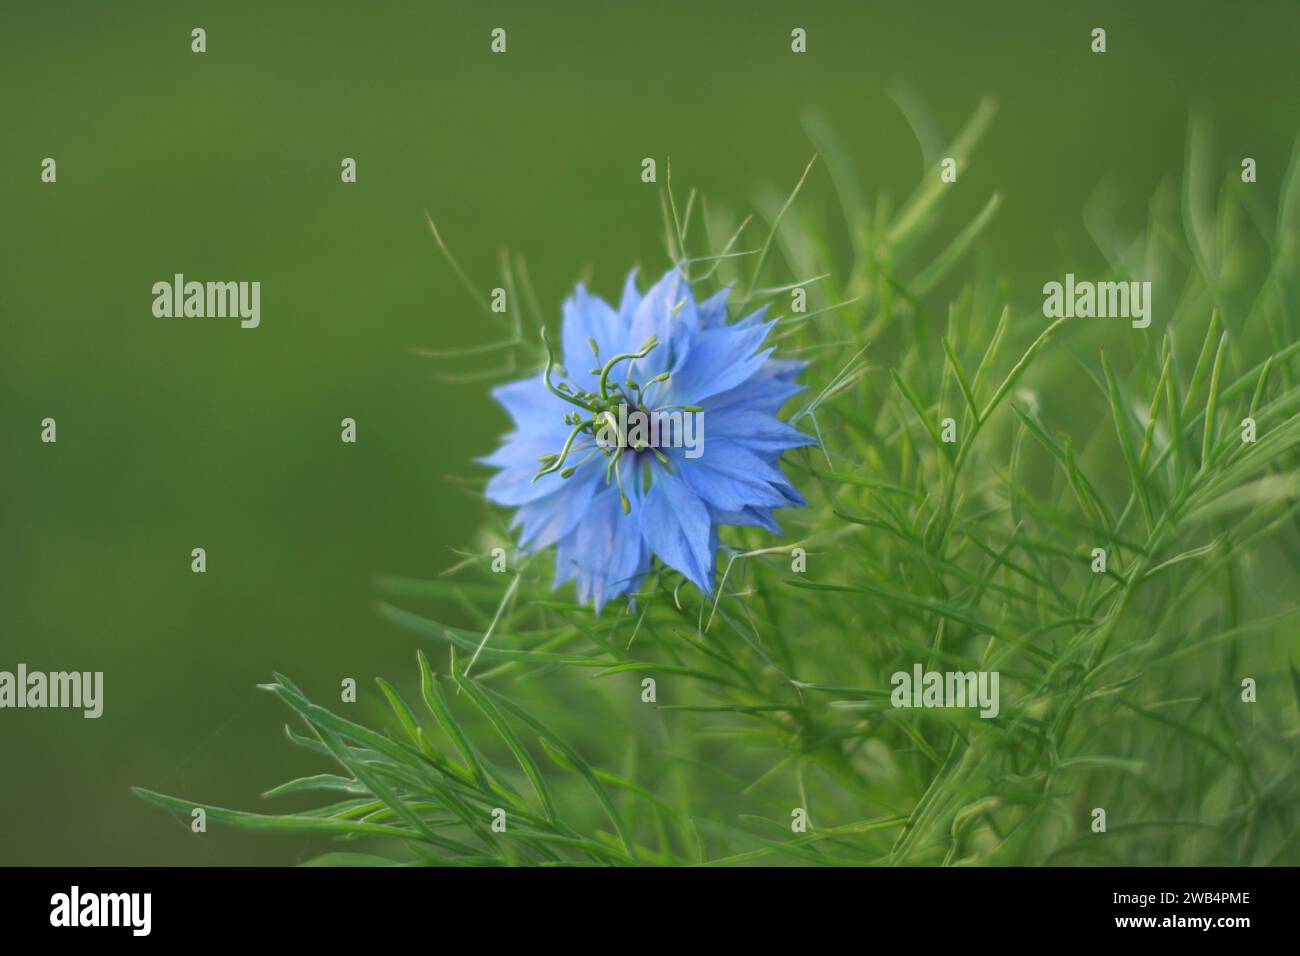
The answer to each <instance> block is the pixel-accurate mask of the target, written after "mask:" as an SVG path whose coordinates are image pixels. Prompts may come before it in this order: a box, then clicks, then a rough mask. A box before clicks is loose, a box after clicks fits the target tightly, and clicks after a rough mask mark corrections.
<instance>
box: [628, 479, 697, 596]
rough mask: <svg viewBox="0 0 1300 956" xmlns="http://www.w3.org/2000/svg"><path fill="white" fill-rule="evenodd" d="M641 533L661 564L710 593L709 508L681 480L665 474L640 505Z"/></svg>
mask: <svg viewBox="0 0 1300 956" xmlns="http://www.w3.org/2000/svg"><path fill="white" fill-rule="evenodd" d="M640 506H641V508H642V509H643V510H642V514H641V534H642V536H643V537H644V538H645V542H646V544H648V545H649V546H650V549H651V550H652V551H654V553H655V554H657V555H658V556H659V557H660V559H661V560H662V561H663V562H664V564H666V565H668V566H669V567H670V568H672V569H673V570H674V571H680V572H681V573H682V574H684V575H686V578H687V580H689V581H690V582H691V583H692V584H694V585H695V586H696V587H697V588H699V589H700V590H701V591H703V592H704V593H705V594H708V593H710V591H711V590H712V582H713V561H714V558H713V554H714V553H713V551H712V550H710V547H709V543H710V538H711V535H712V528H711V522H710V521H709V512H708V509H707V508H706V507H705V506H704V502H703V501H701V500H700V498H699V496H698V495H696V494H695V492H693V491H692V490H691V489H690V487H689V486H687V485H686V483H685V482H683V481H682V480H681V479H680V478H678V477H677V476H675V475H671V474H669V473H668V472H666V471H660V472H658V473H657V474H656V475H655V482H654V486H653V487H652V488H651V489H650V492H649V494H647V495H646V496H645V499H644V500H643V501H642V502H641V504H640Z"/></svg>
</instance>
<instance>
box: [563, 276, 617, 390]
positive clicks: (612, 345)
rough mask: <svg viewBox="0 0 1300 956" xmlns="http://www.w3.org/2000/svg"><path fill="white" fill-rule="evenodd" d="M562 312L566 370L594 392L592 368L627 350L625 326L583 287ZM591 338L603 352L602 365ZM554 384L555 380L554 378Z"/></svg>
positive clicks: (597, 297)
mask: <svg viewBox="0 0 1300 956" xmlns="http://www.w3.org/2000/svg"><path fill="white" fill-rule="evenodd" d="M563 313H564V326H563V329H562V330H561V332H560V337H561V341H562V345H563V350H564V367H565V369H566V370H567V371H568V373H569V379H570V380H571V381H572V382H573V383H574V384H575V385H577V386H578V387H579V388H581V389H583V390H584V391H591V390H593V389H594V388H595V387H596V380H597V376H595V375H593V374H591V369H593V368H595V367H597V366H599V365H601V364H603V363H605V362H608V361H609V360H610V359H611V358H613V357H614V356H615V355H617V354H618V353H619V352H622V351H625V350H626V343H625V338H626V329H627V327H626V324H625V323H624V322H623V320H622V319H621V318H620V317H619V314H618V313H617V312H615V311H614V310H613V309H612V308H611V307H610V306H609V304H608V303H606V302H605V300H604V299H601V298H600V297H599V296H594V295H592V294H591V293H589V292H588V291H587V290H586V289H584V288H583V287H582V286H578V287H577V289H575V290H574V293H573V295H572V296H570V297H569V298H568V299H566V300H565V302H564V307H563ZM589 339H594V340H595V342H596V346H597V347H598V348H599V349H600V361H599V362H597V361H596V356H595V355H593V354H592V351H591V343H590V342H589V341H588V340H589ZM551 381H555V378H554V376H552V378H551ZM557 401H558V399H557Z"/></svg>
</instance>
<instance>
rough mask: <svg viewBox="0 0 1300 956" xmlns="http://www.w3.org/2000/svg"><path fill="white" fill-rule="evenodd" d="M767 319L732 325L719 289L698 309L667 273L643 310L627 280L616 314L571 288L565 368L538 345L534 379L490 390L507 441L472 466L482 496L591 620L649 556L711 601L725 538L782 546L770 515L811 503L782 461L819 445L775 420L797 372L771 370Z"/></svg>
mask: <svg viewBox="0 0 1300 956" xmlns="http://www.w3.org/2000/svg"><path fill="white" fill-rule="evenodd" d="M765 311H766V310H765V309H759V310H758V311H756V312H754V313H753V314H751V315H749V316H746V317H745V318H742V319H740V320H739V321H737V322H732V323H728V321H727V290H724V291H722V292H719V293H718V294H717V295H714V296H712V297H711V298H709V299H706V300H704V301H702V302H698V303H697V302H696V301H695V297H694V295H693V294H692V292H691V287H690V284H689V283H688V282H687V280H686V278H685V277H684V276H683V274H682V273H681V271H680V270H679V269H676V268H674V269H672V270H670V271H669V272H668V273H667V274H666V275H665V276H664V277H663V278H662V279H660V280H659V282H657V283H656V284H655V285H654V287H653V288H651V289H650V290H649V291H648V292H647V293H646V294H645V296H644V297H643V296H642V295H641V294H640V293H639V292H638V291H637V286H636V273H635V272H633V273H632V274H631V275H629V276H628V278H627V282H626V283H625V285H624V289H623V300H622V302H621V303H620V304H619V307H618V308H617V309H615V308H613V307H611V306H610V305H608V304H607V303H605V302H604V301H603V300H601V299H600V298H598V297H596V296H594V295H591V294H590V293H588V292H587V291H586V290H585V289H583V288H582V287H581V286H579V287H578V289H577V290H576V292H575V293H574V295H573V296H572V297H571V298H570V299H569V300H568V301H567V302H565V303H564V325H563V332H562V336H563V341H562V343H561V345H562V354H563V366H562V367H561V366H560V365H558V364H557V363H556V362H555V356H554V353H553V351H552V348H551V345H550V343H549V341H547V342H546V347H547V354H548V359H547V364H546V369H545V371H544V372H543V373H542V374H541V375H540V376H537V377H534V378H529V379H525V380H523V381H519V382H512V383H511V384H509V385H503V386H500V387H498V388H497V389H495V390H494V391H493V396H494V397H495V398H496V399H497V401H499V402H500V403H501V404H502V405H503V406H505V408H506V410H507V411H508V412H509V413H510V416H511V418H512V419H513V420H514V430H513V431H512V432H510V433H509V434H507V435H506V436H505V438H504V439H503V441H502V444H501V446H500V447H499V448H498V449H497V450H496V451H495V452H493V453H492V454H491V455H489V456H488V457H486V458H484V459H481V461H482V462H483V463H484V464H487V465H492V466H494V467H496V468H499V469H500V471H499V472H498V473H497V474H496V475H494V476H493V477H492V479H491V480H490V481H489V482H488V484H487V497H488V498H489V499H490V500H492V501H494V502H496V503H497V504H501V505H507V506H510V507H514V508H517V509H518V511H517V512H516V513H515V516H514V521H513V524H512V527H517V528H520V529H521V531H520V536H519V546H520V548H521V549H522V550H524V551H526V552H535V551H539V550H542V549H544V548H548V547H550V546H551V545H554V546H555V548H556V562H555V563H556V568H555V587H559V586H560V585H561V584H563V583H564V582H565V581H568V580H569V579H571V578H576V579H577V588H578V598H579V600H581V601H582V602H583V603H586V602H587V601H591V602H592V603H593V604H594V605H595V607H596V611H597V613H599V612H600V609H601V607H603V606H604V604H605V602H607V601H608V600H610V599H611V598H613V597H616V596H617V595H620V594H624V593H626V592H628V591H633V590H635V589H636V588H637V587H638V586H639V585H640V583H641V581H642V580H643V579H644V578H645V576H646V574H647V573H648V572H649V570H650V567H651V561H652V557H653V556H658V557H659V559H660V560H661V561H662V562H663V563H664V564H665V565H667V566H668V567H669V568H672V569H673V570H675V571H678V572H680V573H681V574H682V575H684V576H685V577H686V578H687V579H688V580H689V581H691V582H692V583H693V584H694V585H695V586H696V587H698V588H699V589H700V590H701V591H703V592H704V593H705V594H709V593H711V591H712V585H713V576H714V565H715V556H716V554H717V550H718V529H719V527H720V526H723V525H757V526H760V527H763V528H767V529H769V530H771V531H774V532H777V533H780V531H781V529H780V527H779V526H778V525H777V523H776V521H775V520H774V518H773V516H772V511H773V509H775V508H780V507H784V506H788V505H805V504H806V502H805V501H804V500H803V498H802V497H801V496H800V495H799V492H798V491H796V490H795V489H794V487H793V486H792V485H791V484H790V483H789V482H788V481H787V480H786V477H785V475H784V473H783V472H782V471H781V468H780V467H779V459H780V457H781V455H782V453H784V452H785V451H786V450H787V449H790V448H796V447H799V446H803V445H811V444H815V442H814V440H813V439H812V438H810V437H809V436H807V435H805V434H804V433H803V432H801V431H799V430H798V429H796V428H793V427H791V426H790V425H787V424H785V423H784V422H781V421H780V420H778V418H777V417H776V413H777V411H778V410H779V409H780V407H781V406H782V405H783V404H784V403H785V401H786V400H787V399H788V398H790V396H792V395H794V394H795V393H796V392H798V391H800V390H801V388H802V386H800V385H797V384H795V382H794V379H795V377H796V376H797V375H798V373H799V371H800V370H801V369H802V368H803V366H804V363H802V362H795V361H782V360H779V359H774V358H771V357H770V356H771V354H772V349H771V348H770V347H764V344H763V343H764V340H765V338H766V337H767V334H768V332H769V330H770V329H771V328H772V325H773V323H774V321H775V320H771V321H765V320H764V313H765ZM543 340H544V341H546V339H545V334H543ZM706 435H707V437H706ZM539 462H540V467H539Z"/></svg>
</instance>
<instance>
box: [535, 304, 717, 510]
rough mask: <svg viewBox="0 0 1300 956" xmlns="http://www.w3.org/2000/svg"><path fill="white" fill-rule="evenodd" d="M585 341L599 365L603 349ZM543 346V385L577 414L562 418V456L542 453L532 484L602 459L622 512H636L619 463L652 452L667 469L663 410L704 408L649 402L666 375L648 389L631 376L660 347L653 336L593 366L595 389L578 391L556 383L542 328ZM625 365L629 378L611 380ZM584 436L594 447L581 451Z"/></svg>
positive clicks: (586, 446) (567, 474) (552, 357)
mask: <svg viewBox="0 0 1300 956" xmlns="http://www.w3.org/2000/svg"><path fill="white" fill-rule="evenodd" d="M587 342H588V343H589V344H590V345H591V351H592V354H593V355H595V357H596V361H597V362H598V363H599V362H600V361H601V358H600V348H599V347H598V346H597V345H596V341H595V339H588V340H587ZM542 344H543V345H545V346H546V370H545V371H544V372H543V373H542V381H543V382H544V383H545V385H546V388H547V390H548V391H550V392H551V393H552V394H553V395H556V396H557V397H559V398H562V399H564V401H566V402H568V403H569V404H570V405H573V406H575V407H576V408H577V409H578V411H573V412H570V413H569V414H567V415H565V416H564V422H565V424H566V425H570V426H572V430H571V431H570V432H569V437H568V438H567V439H566V440H565V442H564V447H563V448H561V449H560V451H559V452H557V453H555V454H550V455H543V456H542V457H541V458H540V459H538V460H539V461H540V462H541V468H540V470H539V471H538V472H537V474H536V475H534V476H533V481H536V480H537V479H539V478H541V477H542V476H543V475H549V474H551V473H552V472H556V471H558V472H559V473H560V477H561V478H569V477H571V476H572V475H573V473H574V472H576V471H577V470H578V469H579V468H580V467H582V465H584V464H586V463H587V462H588V461H590V460H591V459H592V458H594V457H596V456H597V455H604V456H605V459H606V464H605V483H606V484H609V482H610V481H611V480H613V481H616V482H617V483H618V493H619V500H620V501H621V503H622V505H623V513H624V514H627V513H628V512H629V511H631V510H632V504H631V502H630V501H629V500H628V497H627V494H626V493H625V492H624V490H623V475H622V472H621V470H620V464H621V462H622V460H623V458H624V456H625V455H628V454H631V455H632V457H633V462H634V463H635V461H636V459H637V458H639V457H640V456H639V454H638V453H639V452H642V451H650V452H651V453H653V455H654V456H655V458H656V459H657V460H658V461H659V463H660V464H661V465H667V464H668V458H667V456H666V455H664V453H663V452H661V451H660V450H659V446H660V445H661V444H667V442H665V441H664V440H663V436H662V435H661V429H660V427H659V424H660V421H661V419H662V415H661V413H662V412H665V411H678V412H689V413H698V412H700V411H701V409H700V408H699V406H696V405H661V406H658V407H657V408H656V407H654V406H653V405H652V404H651V403H650V401H649V400H648V398H647V397H646V392H647V391H648V390H649V389H650V388H652V387H653V386H655V385H658V384H660V383H662V382H666V381H668V378H669V373H668V372H664V373H662V374H660V375H656V376H655V377H654V378H652V379H650V381H648V382H646V383H645V385H644V386H642V385H640V384H639V383H638V382H636V381H635V380H634V379H633V378H632V372H633V366H634V363H635V362H636V360H637V359H642V358H645V357H646V356H647V355H649V354H650V352H651V351H652V350H653V349H655V348H656V347H657V346H658V344H659V340H658V338H656V337H655V336H653V335H652V336H650V338H649V339H647V340H646V342H645V344H644V345H642V346H641V348H640V349H638V350H637V351H635V352H623V353H621V354H619V355H615V356H614V357H613V358H611V359H609V360H608V361H607V362H605V363H604V364H603V365H600V366H599V367H598V368H593V369H592V370H591V374H592V375H595V376H597V380H596V382H597V384H596V389H595V390H594V391H586V390H581V389H576V388H574V387H573V386H570V385H569V384H567V383H564V382H560V383H558V384H556V383H553V382H552V381H551V375H552V374H553V373H554V372H555V370H556V364H555V354H554V352H553V350H552V349H551V342H550V339H548V338H547V336H546V330H545V329H543V330H542ZM623 362H627V363H628V370H627V374H626V375H625V376H624V378H623V381H621V382H620V381H617V380H611V375H612V373H613V371H614V369H615V367H617V366H618V365H620V364H621V363H623ZM561 371H563V369H561ZM679 433H680V430H679ZM584 436H585V437H589V438H590V439H591V440H592V441H591V443H590V444H586V443H585V442H584V444H583V447H582V449H579V448H578V447H577V443H578V442H579V441H580V440H582V438H583V437H584ZM588 449H589V450H590V453H589V454H588V455H587V456H586V457H585V458H583V459H582V460H581V461H579V462H578V463H577V464H573V465H566V463H567V462H568V460H569V458H570V456H571V455H572V454H573V453H574V452H576V451H579V450H588Z"/></svg>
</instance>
